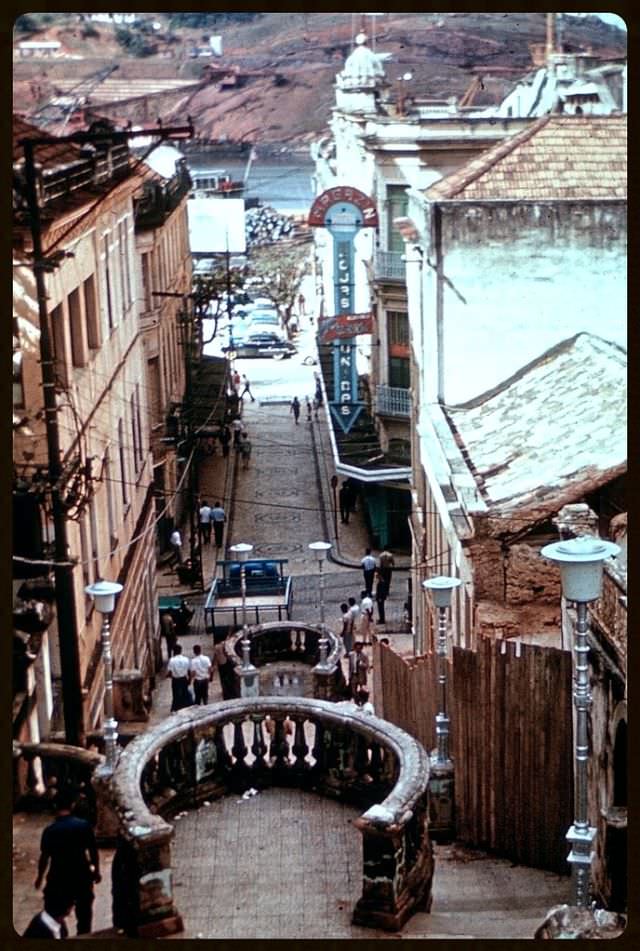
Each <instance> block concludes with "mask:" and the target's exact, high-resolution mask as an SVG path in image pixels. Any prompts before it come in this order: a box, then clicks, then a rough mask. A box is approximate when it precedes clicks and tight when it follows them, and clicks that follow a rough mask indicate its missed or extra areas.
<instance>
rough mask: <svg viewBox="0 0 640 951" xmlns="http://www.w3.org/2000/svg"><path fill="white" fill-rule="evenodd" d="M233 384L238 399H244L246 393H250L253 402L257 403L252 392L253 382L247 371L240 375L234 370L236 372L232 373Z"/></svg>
mask: <svg viewBox="0 0 640 951" xmlns="http://www.w3.org/2000/svg"><path fill="white" fill-rule="evenodd" d="M231 386H232V388H233V392H234V393H235V394H236V395H237V397H238V399H240V400H241V399H243V398H244V395H245V393H248V394H249V396H250V397H251V402H252V403H255V401H256V399H255V396H254V395H253V393H252V392H251V384H250V383H249V379H248V377H247V375H246V373H243V374H242V376H240V374H239V373H238V371H237V370H234V372H233V373H232V374H231Z"/></svg>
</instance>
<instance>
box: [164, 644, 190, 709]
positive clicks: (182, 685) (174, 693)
mask: <svg viewBox="0 0 640 951" xmlns="http://www.w3.org/2000/svg"><path fill="white" fill-rule="evenodd" d="M167 677H170V678H171V712H172V713H175V712H176V711H177V710H182V708H183V707H190V706H191V696H190V694H189V658H188V657H185V656H184V654H183V653H182V646H181V645H180V644H176V646H175V653H174V655H173V657H172V658H171V659H170V660H169V663H168V664H167Z"/></svg>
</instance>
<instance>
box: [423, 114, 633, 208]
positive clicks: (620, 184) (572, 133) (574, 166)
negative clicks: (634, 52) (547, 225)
mask: <svg viewBox="0 0 640 951" xmlns="http://www.w3.org/2000/svg"><path fill="white" fill-rule="evenodd" d="M425 195H426V197H427V198H429V199H431V200H433V201H439V200H442V199H452V198H455V199H458V200H483V199H515V200H518V199H520V200H523V201H525V200H533V201H536V200H545V199H558V198H626V196H627V117H626V115H619V116H618V115H615V116H556V115H553V116H543V117H542V118H541V119H538V120H537V121H535V122H533V123H532V124H531V125H530V126H529V127H528V128H526V129H524V130H523V131H522V132H519V133H518V134H517V135H515V136H513V137H512V138H510V139H507V140H506V141H503V142H500V143H499V144H498V145H495V146H493V147H492V148H490V149H488V150H487V151H486V152H483V153H482V155H480V156H478V157H477V158H475V159H473V160H472V161H470V162H467V163H466V164H465V165H463V166H462V168H460V169H458V170H457V171H456V172H454V173H453V174H452V175H448V176H447V177H446V178H443V179H441V180H440V181H439V182H437V183H436V184H435V185H432V186H431V187H430V188H428V189H427V191H426V192H425Z"/></svg>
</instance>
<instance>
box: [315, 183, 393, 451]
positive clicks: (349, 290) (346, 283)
mask: <svg viewBox="0 0 640 951" xmlns="http://www.w3.org/2000/svg"><path fill="white" fill-rule="evenodd" d="M309 224H310V225H312V226H315V227H323V228H327V230H328V231H329V232H330V234H331V236H332V237H333V274H334V278H333V286H334V314H333V315H332V316H330V317H329V318H327V323H325V325H324V327H321V337H320V341H321V343H324V342H326V341H329V340H332V341H333V400H330V401H329V409H330V411H331V414H332V415H333V418H334V419H335V421H336V422H337V423H338V425H339V426H340V428H341V429H342V431H343V432H345V433H348V432H349V431H350V429H351V428H352V426H353V424H354V423H355V421H356V419H357V417H358V415H359V414H360V412H361V410H362V407H363V403H362V402H361V401H360V400H359V399H358V374H357V371H356V359H355V343H356V342H355V335H356V334H358V333H370V332H371V315H370V314H369V315H364V314H359V315H356V314H354V313H353V308H354V296H355V295H354V286H355V276H354V272H355V256H354V241H355V236H356V234H357V233H358V231H359V230H360V228H375V227H377V226H378V214H377V212H376V207H375V205H374V204H373V202H372V201H371V199H370V198H369V197H368V196H367V195H365V194H364V193H363V192H361V191H358V189H357V188H348V187H346V186H339V187H336V188H329V189H328V190H327V191H325V192H323V193H322V195H319V196H318V198H316V200H315V201H314V203H313V205H312V206H311V211H310V212H309ZM356 317H361V318H367V317H368V321H367V323H366V324H363V321H360V323H357V322H356V321H355V320H354V318H356ZM328 321H333V323H332V324H331V325H330V324H329V323H328ZM363 325H364V326H366V327H367V329H366V330H365V329H361V328H362V327H363Z"/></svg>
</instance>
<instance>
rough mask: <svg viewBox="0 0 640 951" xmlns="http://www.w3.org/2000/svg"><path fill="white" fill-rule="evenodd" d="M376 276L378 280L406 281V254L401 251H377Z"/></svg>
mask: <svg viewBox="0 0 640 951" xmlns="http://www.w3.org/2000/svg"><path fill="white" fill-rule="evenodd" d="M375 276H376V280H377V281H402V282H404V279H405V266H404V254H403V253H402V252H401V251H376V257H375Z"/></svg>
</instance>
